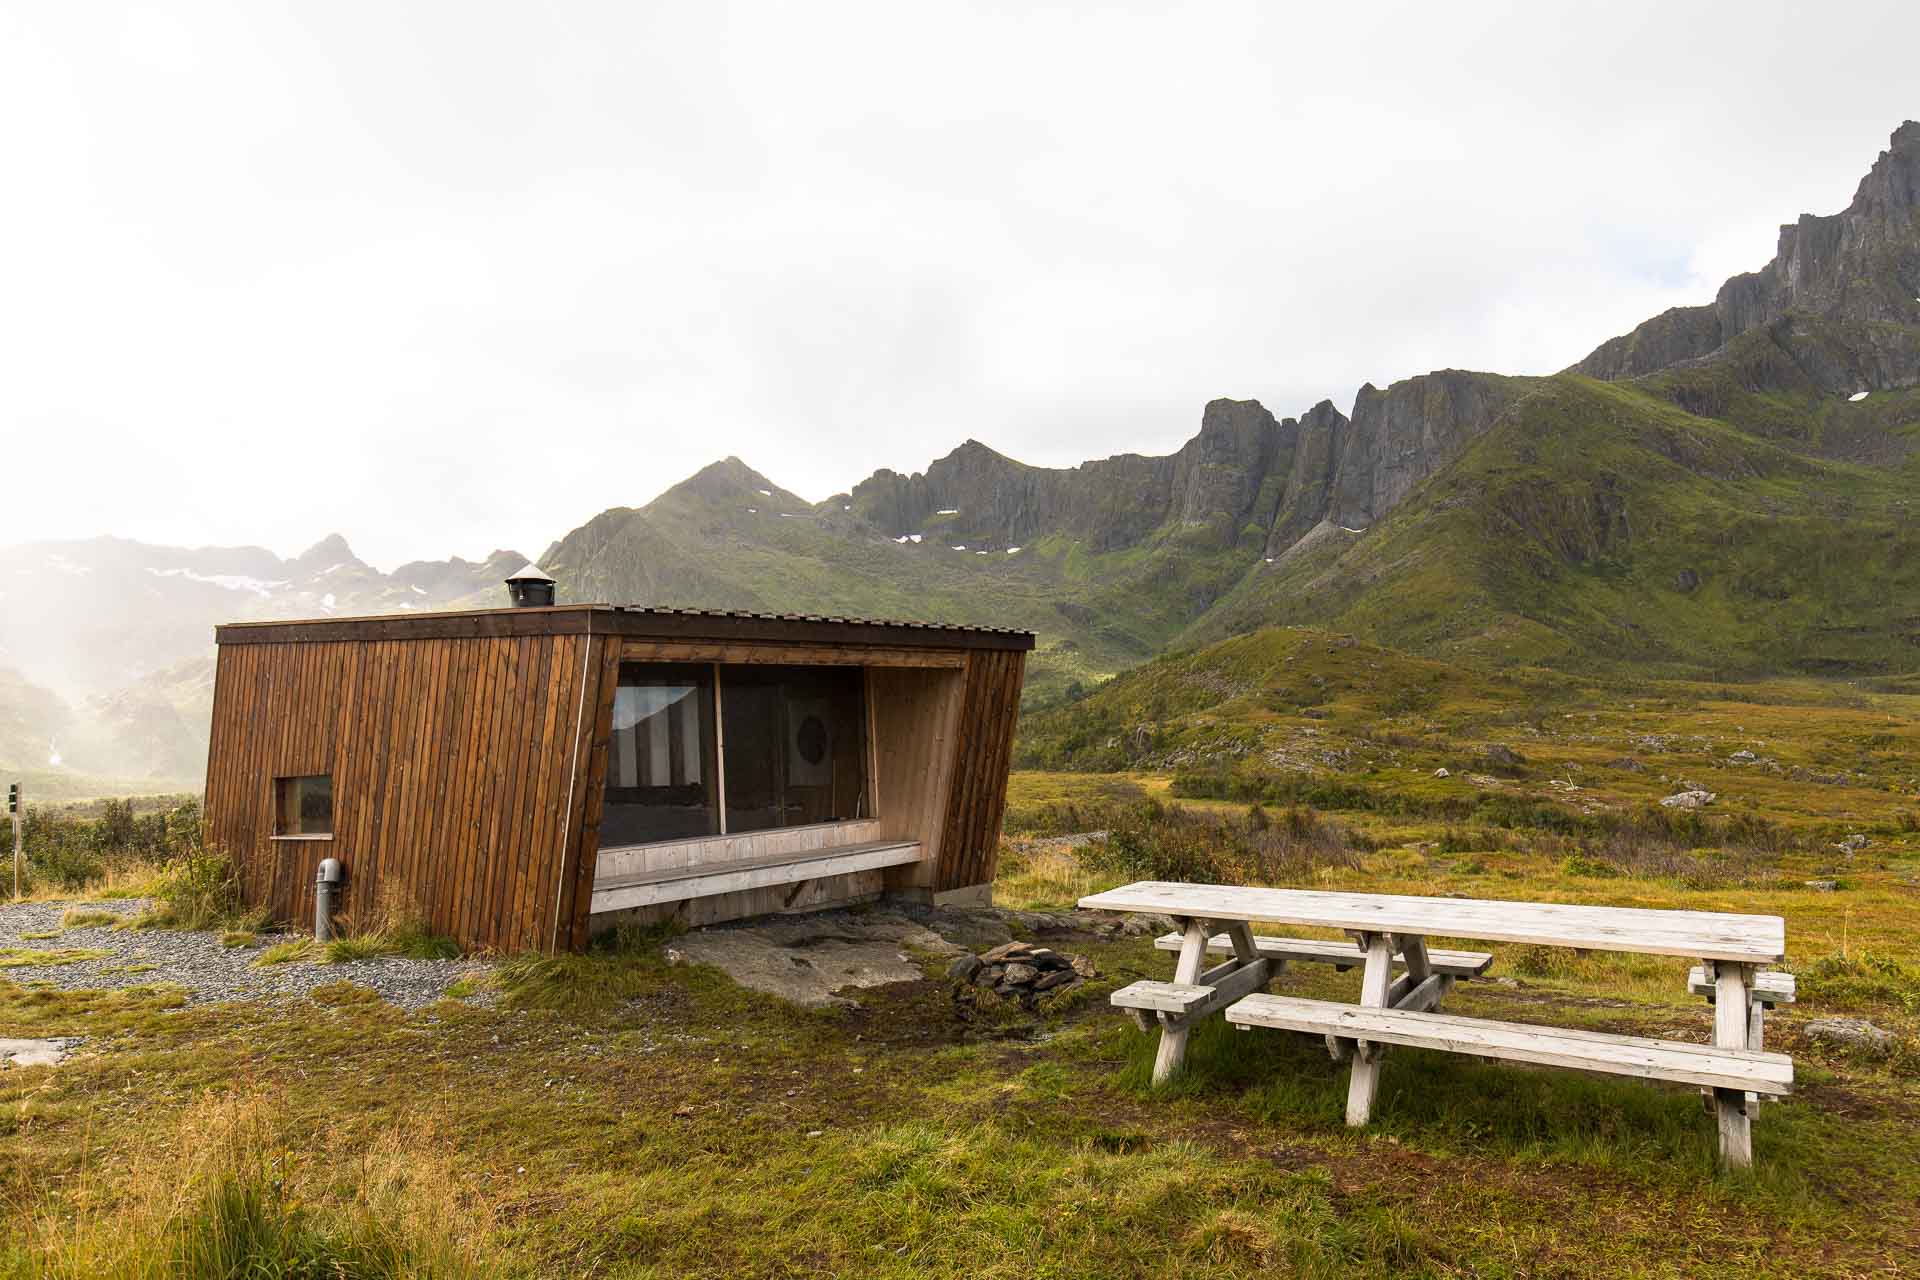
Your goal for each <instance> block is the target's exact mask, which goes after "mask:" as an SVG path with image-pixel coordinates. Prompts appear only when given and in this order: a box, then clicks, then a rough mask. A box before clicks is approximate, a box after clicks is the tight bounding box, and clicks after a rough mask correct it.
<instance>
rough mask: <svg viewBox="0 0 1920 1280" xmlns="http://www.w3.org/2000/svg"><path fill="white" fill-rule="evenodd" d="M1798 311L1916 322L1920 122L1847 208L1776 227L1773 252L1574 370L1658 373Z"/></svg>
mask: <svg viewBox="0 0 1920 1280" xmlns="http://www.w3.org/2000/svg"><path fill="white" fill-rule="evenodd" d="M1796 312H1797V313H1802V314H1804V315H1809V316H1823V317H1828V318H1834V319H1841V320H1846V321H1852V322H1856V323H1859V324H1863V325H1886V324H1893V325H1901V326H1913V325H1920V122H1916V121H1912V120H1909V121H1907V122H1906V123H1905V124H1903V125H1901V126H1900V127H1899V128H1898V129H1896V130H1894V133H1893V138H1892V142H1891V144H1890V146H1889V148H1888V149H1887V150H1886V151H1883V152H1881V153H1880V157H1879V159H1878V160H1877V161H1875V162H1874V166H1873V168H1872V170H1871V171H1870V172H1869V173H1868V174H1867V176H1866V177H1865V178H1862V179H1861V180H1860V186H1859V189H1858V190H1857V191H1855V193H1854V197H1853V203H1852V204H1850V205H1848V206H1847V208H1846V209H1845V210H1843V211H1842V212H1840V213H1836V214H1832V215H1830V216H1826V217H1820V216H1816V215H1814V214H1810V213H1809V214H1802V215H1801V216H1800V220H1799V221H1798V222H1794V223H1789V224H1787V225H1785V226H1783V227H1781V228H1780V241H1779V246H1778V249H1777V251H1776V252H1775V254H1774V257H1773V261H1772V262H1769V263H1768V264H1767V265H1766V266H1764V267H1762V268H1761V269H1760V270H1758V271H1754V272H1749V273H1748V274H1746V275H1738V276H1735V277H1733V279H1731V280H1729V281H1727V282H1726V283H1725V284H1724V285H1722V286H1721V287H1720V292H1719V295H1718V296H1717V297H1715V299H1714V300H1713V302H1712V303H1711V304H1710V305H1707V306H1700V307H1676V308H1675V309H1673V310H1671V311H1667V312H1664V313H1663V314H1661V315H1658V316H1655V317H1654V318H1653V319H1651V320H1649V321H1647V322H1646V323H1645V324H1642V325H1641V326H1639V327H1638V328H1636V329H1635V330H1634V331H1633V332H1632V333H1628V334H1624V335H1622V336H1620V337H1618V338H1613V339H1611V340H1609V341H1607V342H1604V343H1602V344H1601V345H1600V346H1599V347H1598V348H1597V349H1596V350H1595V351H1594V352H1593V354H1592V355H1589V356H1588V357H1587V358H1586V359H1585V360H1582V361H1581V362H1580V363H1579V364H1576V365H1574V366H1573V368H1572V370H1571V372H1574V373H1583V374H1586V375H1588V376H1589V377H1594V378H1607V379H1613V378H1633V377H1639V376H1641V375H1643V374H1648V373H1655V372H1658V371H1659V370H1661V369H1667V368H1672V367H1673V366H1675V365H1678V364H1684V363H1685V362H1687V361H1689V360H1697V359H1700V358H1701V357H1703V356H1707V355H1711V354H1713V353H1714V352H1716V351H1719V350H1720V349H1721V348H1722V347H1724V346H1725V345H1726V344H1727V343H1728V342H1730V341H1732V340H1733V339H1734V338H1737V337H1739V336H1740V335H1741V334H1744V333H1751V332H1753V331H1754V330H1756V329H1763V328H1766V327H1767V326H1769V325H1772V324H1774V323H1775V322H1777V321H1780V320H1781V319H1783V318H1784V317H1786V316H1788V315H1789V314H1791V313H1796ZM1905 341H1906V343H1907V344H1908V345H1911V343H1912V339H1911V337H1910V336H1909V337H1908V338H1906V339H1905ZM1896 376H1897V375H1896Z"/></svg>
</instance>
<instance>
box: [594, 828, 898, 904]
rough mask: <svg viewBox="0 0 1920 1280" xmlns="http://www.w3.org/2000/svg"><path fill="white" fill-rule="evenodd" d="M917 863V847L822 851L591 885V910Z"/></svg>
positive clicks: (885, 844) (887, 845)
mask: <svg viewBox="0 0 1920 1280" xmlns="http://www.w3.org/2000/svg"><path fill="white" fill-rule="evenodd" d="M919 857H920V846H919V845H918V844H917V843H896V842H882V843H879V844H872V845H854V846H845V847H841V848H837V849H826V850H821V851H820V852H818V853H815V854H810V855H803V856H800V857H790V856H786V855H781V856H778V857H774V858H763V859H756V860H754V861H752V862H743V863H736V864H731V865H729V864H725V863H720V864H712V865H709V866H705V867H701V868H699V869H698V870H696V871H693V872H691V873H689V872H687V871H684V870H683V871H666V872H660V871H655V872H643V873H641V874H638V875H631V876H622V877H620V878H618V879H616V880H609V881H606V882H604V883H601V884H597V885H595V886H594V891H593V910H594V912H595V913H596V914H597V913H600V912H606V911H623V910H628V909H631V908H633V907H648V906H654V905H656V904H658V903H663V902H682V901H685V900H687V899H689V898H708V897H713V896H714V895H716V894H721V893H739V892H743V891H745V890H749V889H764V888H768V887H770V886H773V885H781V884H796V883H798V882H800V881H803V880H814V879H818V878H821V877H823V876H836V875H846V874H848V873H850V872H855V871H876V870H879V869H880V868H882V867H891V866H897V865H898V864H900V863H903V862H913V861H916V860H918V859H919Z"/></svg>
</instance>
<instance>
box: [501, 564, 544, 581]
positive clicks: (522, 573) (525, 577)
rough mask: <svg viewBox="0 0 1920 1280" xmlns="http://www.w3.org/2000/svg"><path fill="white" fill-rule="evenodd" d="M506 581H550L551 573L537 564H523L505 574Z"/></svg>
mask: <svg viewBox="0 0 1920 1280" xmlns="http://www.w3.org/2000/svg"><path fill="white" fill-rule="evenodd" d="M506 580H507V581H508V582H552V581H553V575H552V574H550V573H548V572H547V571H546V570H544V569H542V568H541V567H540V566H539V565H537V564H532V563H528V564H523V565H521V566H520V567H519V568H518V569H516V570H514V571H513V572H512V573H510V574H508V575H507V578H506Z"/></svg>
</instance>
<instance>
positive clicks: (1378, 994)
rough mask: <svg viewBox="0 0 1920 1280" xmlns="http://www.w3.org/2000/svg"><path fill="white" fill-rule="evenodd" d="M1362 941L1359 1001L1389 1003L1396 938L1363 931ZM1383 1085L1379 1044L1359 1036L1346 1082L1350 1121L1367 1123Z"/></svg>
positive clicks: (1375, 1004) (1379, 1005)
mask: <svg viewBox="0 0 1920 1280" xmlns="http://www.w3.org/2000/svg"><path fill="white" fill-rule="evenodd" d="M1359 942H1360V945H1361V946H1362V947H1364V948H1365V949H1366V953H1367V967H1366V971H1365V975H1364V976H1363V977H1362V978H1361V979H1360V1004H1361V1006H1362V1007H1363V1008H1370V1009H1382V1008H1385V1007H1386V1004H1387V988H1388V987H1389V986H1390V985H1391V983H1392V978H1393V940H1392V939H1391V938H1390V937H1388V936H1387V935H1386V934H1384V933H1363V934H1361V935H1359ZM1379 1088H1380V1048H1379V1046H1376V1045H1372V1044H1369V1043H1368V1042H1367V1041H1365V1040H1360V1041H1357V1042H1355V1044H1354V1055H1353V1076H1352V1078H1351V1080H1349V1082H1348V1084H1347V1123H1348V1124H1349V1125H1352V1126H1354V1127H1356V1128H1357V1127H1359V1126H1361V1125H1364V1124H1365V1123H1366V1122H1367V1120H1368V1118H1369V1117H1370V1116H1371V1115H1372V1114H1373V1099H1374V1095H1375V1094H1376V1093H1377V1092H1378V1091H1379Z"/></svg>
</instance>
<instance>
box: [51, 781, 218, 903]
mask: <svg viewBox="0 0 1920 1280" xmlns="http://www.w3.org/2000/svg"><path fill="white" fill-rule="evenodd" d="M167 799H168V798H163V799H162V807H160V808H158V809H154V810H151V811H148V812H144V813H143V812H138V811H136V809H135V807H134V803H133V801H131V800H103V801H100V802H99V803H98V804H95V805H88V806H69V807H67V808H62V809H51V808H48V807H46V806H44V805H39V806H30V807H29V808H28V809H27V811H26V813H25V814H24V815H23V817H22V822H21V837H22V839H23V841H24V843H25V848H26V858H25V866H24V868H23V870H24V872H25V874H24V876H23V877H22V884H21V888H22V890H23V891H24V892H29V893H44V892H47V891H61V892H77V891H79V890H81V889H84V888H85V887H87V886H88V885H89V884H91V883H94V882H96V881H99V880H102V879H105V878H107V877H109V876H111V875H112V874H113V873H115V872H117V871H125V870H128V869H129V868H133V867H137V866H142V865H145V864H151V863H155V862H162V861H165V860H167V859H170V858H175V857H179V856H182V855H184V854H189V853H192V852H194V851H197V850H198V849H199V847H200V801H199V800H198V798H196V797H192V796H187V797H180V798H176V799H175V801H174V802H173V803H167Z"/></svg>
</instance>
